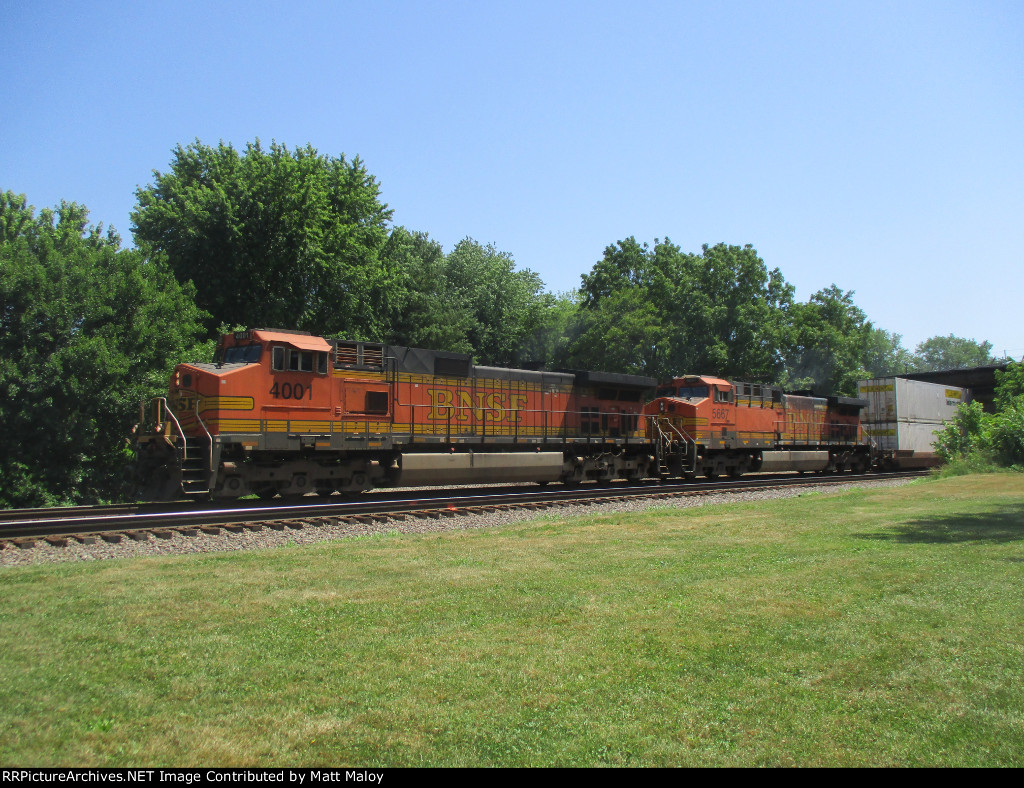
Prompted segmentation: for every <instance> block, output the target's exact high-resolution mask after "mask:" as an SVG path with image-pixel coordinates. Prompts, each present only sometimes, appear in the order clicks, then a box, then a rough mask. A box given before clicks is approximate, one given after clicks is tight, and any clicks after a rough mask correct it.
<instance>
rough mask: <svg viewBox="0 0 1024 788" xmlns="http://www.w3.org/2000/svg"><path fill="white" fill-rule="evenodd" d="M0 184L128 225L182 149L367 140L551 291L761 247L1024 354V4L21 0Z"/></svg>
mask: <svg viewBox="0 0 1024 788" xmlns="http://www.w3.org/2000/svg"><path fill="white" fill-rule="evenodd" d="M0 51H2V53H3V61H4V72H5V73H4V76H3V79H2V81H0V189H10V190H12V191H15V192H18V193H24V194H25V195H27V196H28V199H29V201H30V202H31V203H32V204H33V205H35V206H36V207H37V208H42V207H46V206H53V205H55V204H57V203H58V202H59V201H60V200H61V199H66V200H73V201H76V202H80V203H82V204H84V205H86V206H87V207H88V208H89V209H90V211H91V220H92V221H94V222H103V223H104V224H105V225H113V226H114V227H115V228H117V230H118V231H119V232H120V233H121V235H122V236H123V237H124V238H125V240H126V241H130V239H131V233H130V223H129V219H128V215H129V213H130V211H131V209H132V207H133V206H134V204H135V189H136V188H137V187H139V186H145V185H146V184H148V183H149V182H150V181H151V177H152V171H153V170H161V171H166V170H167V169H168V167H169V164H170V161H171V151H172V149H173V148H174V146H175V145H176V144H178V143H182V144H188V143H189V142H192V141H193V140H195V139H196V138H198V139H199V140H201V141H202V142H203V143H206V144H210V145H215V144H216V143H217V142H218V141H220V140H224V141H225V142H230V143H232V144H234V145H235V146H236V147H238V148H244V146H245V144H246V143H247V142H250V141H253V140H255V139H256V138H259V139H260V140H262V141H263V142H265V143H269V142H270V141H271V140H277V141H278V142H282V143H285V144H287V145H288V146H289V147H295V146H299V145H304V144H306V143H311V144H312V145H313V146H314V147H315V148H317V149H318V150H319V151H320V152H321V153H323V154H327V155H331V156H337V155H339V154H341V153H345V154H346V155H347V156H349V157H352V156H355V155H358V156H360V157H361V158H362V159H363V160H364V161H365V162H366V165H367V167H368V169H369V170H370V172H371V173H373V174H374V175H375V176H376V177H377V179H378V181H379V182H380V184H381V187H382V195H383V199H384V200H385V201H386V202H387V203H388V204H389V205H390V206H391V208H392V209H393V210H394V222H395V224H402V225H405V226H406V227H409V228H410V229H414V230H423V231H426V232H429V233H430V235H431V236H432V237H434V238H435V239H437V240H438V241H440V242H441V243H442V244H443V246H444V248H445V250H446V251H448V250H450V249H451V248H452V246H453V245H454V244H455V243H457V242H458V241H459V240H460V239H462V238H464V237H466V236H471V237H473V238H475V239H477V240H478V241H481V242H483V243H493V244H494V245H495V246H496V247H497V248H498V249H500V250H502V251H506V252H509V253H510V254H511V255H512V256H513V257H514V258H515V260H516V262H517V264H518V265H519V266H520V267H522V268H530V269H533V270H534V271H536V272H537V273H539V274H540V276H541V278H542V279H543V280H544V282H545V283H546V285H547V286H548V288H549V289H551V290H553V291H562V290H567V289H570V288H574V287H577V286H578V285H579V282H580V275H581V274H583V273H585V272H587V271H589V270H590V268H591V266H592V265H593V264H594V262H596V261H597V260H598V259H599V258H600V257H601V255H602V252H603V250H604V248H605V247H606V246H607V245H609V244H612V243H614V242H615V241H617V240H619V239H622V238H625V237H628V236H631V235H632V236H635V237H636V238H637V239H639V240H642V241H647V242H650V243H652V242H653V241H654V239H655V238H665V237H666V236H667V237H669V238H671V239H672V240H673V241H674V242H675V243H677V244H679V245H680V246H681V247H682V248H683V249H684V251H699V249H700V246H701V244H704V243H709V244H714V243H717V242H720V241H724V242H727V243H730V244H747V243H749V244H752V245H753V246H754V247H755V248H756V249H757V250H758V252H759V253H760V255H761V257H762V258H763V259H764V260H765V262H766V263H767V264H768V266H769V267H778V268H780V269H781V270H782V272H783V274H784V275H785V277H786V278H787V279H788V280H789V281H790V282H791V283H793V284H794V285H795V286H796V288H797V296H798V298H800V299H801V300H804V299H806V298H808V297H809V296H810V295H811V294H812V293H813V292H815V291H816V290H818V289H820V288H823V287H827V286H828V285H829V284H831V283H833V282H835V283H836V284H838V285H839V286H840V287H842V288H844V289H847V290H854V291H856V295H855V301H856V303H857V304H858V305H859V306H860V307H861V308H862V309H864V311H865V312H867V314H868V316H869V317H870V318H871V319H872V320H873V321H874V323H875V324H876V325H877V326H879V327H881V328H885V329H887V330H889V331H894V332H896V333H899V334H901V335H903V337H904V345H905V346H906V347H908V348H909V349H913V347H914V345H915V344H916V343H918V342H920V341H922V340H923V339H926V338H927V337H929V336H933V335H936V334H948V333H951V332H952V333H954V334H956V335H958V336H965V337H969V338H973V339H977V340H979V341H981V340H989V341H991V342H992V343H993V345H994V350H995V352H996V353H997V354H998V353H1002V352H1003V350H1007V351H1009V352H1010V354H1011V355H1013V356H1015V357H1018V358H1019V357H1020V356H1021V355H1024V330H1022V328H1021V326H1022V319H1021V315H1020V311H1019V310H1018V305H1019V304H1020V303H1021V302H1022V300H1024V299H1022V296H1024V287H1022V285H1024V251H1022V250H1024V2H1020V0H1007V1H1006V2H996V1H992V2H970V3H967V2H960V3H950V2H937V1H936V0H927V1H926V2H900V1H899V0H887V1H886V2H869V1H866V0H857V1H856V2H854V1H853V0H850V1H849V2H829V1H828V0H813V1H812V2H777V1H775V0H764V1H763V2H708V1H707V0H704V1H702V2H683V0H677V1H676V2H644V1H643V0H629V1H628V2H601V1H600V0H592V1H591V2H578V3H577V2H560V1H559V0H547V2H534V0H521V1H520V2H501V3H499V2H487V1H486V0H477V2H444V1H443V0H434V2H399V1H398V0H395V1H393V2H389V1H388V0H376V1H371V2H366V0H364V1H363V2H302V1H301V0H293V2H289V3H283V2H280V0H277V1H276V2H259V1H256V2H253V1H249V2H189V1H184V2H183V1H182V0H175V2H138V1H137V0H136V1H134V2H109V1H108V2H75V3H71V2H59V1H58V2H50V3H34V2H29V0H4V2H0Z"/></svg>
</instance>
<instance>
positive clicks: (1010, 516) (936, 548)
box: [0, 474, 1024, 766]
mask: <svg viewBox="0 0 1024 788" xmlns="http://www.w3.org/2000/svg"><path fill="white" fill-rule="evenodd" d="M0 644H2V653H0V764H4V765H19V766H20V765H57V764H61V765H105V766H117V765H156V766H185V765H199V764H201V765H317V764H319V765H364V766H399V765H407V766H421V765H429V766H477V765H502V766H519V765H558V766H593V765H602V764H608V765H624V766H666V765H693V766H741V765H808V766H810V765H842V766H856V765H885V766H889V765H908V766H921V765H950V766H977V765H1006V766H1009V765H1015V766H1021V765H1024V475H1014V474H997V475H987V476H967V477H959V478H952V479H929V480H926V481H921V482H916V483H913V484H910V485H908V486H904V487H896V488H877V489H874V490H861V491H852V492H846V493H842V494H838V495H828V496H824V495H804V496H803V497H800V498H792V499H787V500H780V501H773V502H767V503H758V504H732V505H725V506H714V507H706V508H700V509H690V510H683V511H670V510H657V511H652V512H648V513H646V514H643V515H628V516H624V515H615V516H600V517H593V518H587V519H574V520H558V519H556V518H549V519H546V520H541V521H535V522H531V523H523V524H519V525H515V526H510V527H506V528H502V529H491V530H478V531H464V532H451V533H445V534H440V535H438V534H431V535H410V536H400V535H389V536H384V537H373V538H363V539H350V540H346V541H340V542H333V543H324V544H321V545H318V546H313V547H293V548H283V549H275V550H266V551H254V552H248V553H218V554H204V555H190V556H182V557H167V558H146V559H135V560H125V561H107V562H100V563H93V564H53V565H43V566H33V567H25V568H16V569H4V570H0Z"/></svg>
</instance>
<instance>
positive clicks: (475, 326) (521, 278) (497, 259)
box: [444, 238, 546, 366]
mask: <svg viewBox="0 0 1024 788" xmlns="http://www.w3.org/2000/svg"><path fill="white" fill-rule="evenodd" d="M444 288H445V291H444V292H445V297H446V298H447V299H449V300H450V302H451V303H453V304H457V305H459V306H461V307H462V308H464V309H465V310H466V325H467V331H466V340H467V342H468V343H469V346H470V347H471V348H472V349H473V351H472V352H473V354H474V355H475V356H476V359H477V361H478V362H479V363H482V364H494V365H500V366H506V365H516V364H519V363H521V362H522V361H523V359H522V348H523V344H524V343H525V342H526V341H527V339H528V338H529V337H530V336H531V335H532V334H533V332H534V330H535V329H536V328H537V326H538V325H539V324H540V322H541V313H542V311H543V308H544V305H545V303H546V302H545V300H544V299H543V298H542V293H543V288H544V284H543V282H541V280H540V277H539V276H537V274H535V273H534V272H533V271H531V270H529V269H524V270H522V271H517V270H516V269H515V261H514V260H513V259H512V256H511V255H510V254H508V253H507V252H500V251H498V250H497V249H496V248H495V247H494V246H493V245H491V244H488V245H487V246H482V245H481V244H479V243H478V242H476V241H474V240H473V239H472V238H465V239H463V240H462V241H459V243H457V244H456V245H455V248H454V249H453V250H452V251H451V252H450V253H449V254H448V256H447V258H446V259H445V267H444Z"/></svg>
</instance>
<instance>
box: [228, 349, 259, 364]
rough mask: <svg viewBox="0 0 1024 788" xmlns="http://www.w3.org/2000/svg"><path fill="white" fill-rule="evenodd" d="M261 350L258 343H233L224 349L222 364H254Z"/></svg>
mask: <svg viewBox="0 0 1024 788" xmlns="http://www.w3.org/2000/svg"><path fill="white" fill-rule="evenodd" d="M262 351H263V348H262V346H260V345H235V346H234V347H229V348H228V349H227V350H225V351H224V358H222V359H221V362H222V363H224V364H255V363H257V362H258V361H259V360H260V353H261V352H262Z"/></svg>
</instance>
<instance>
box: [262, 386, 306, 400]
mask: <svg viewBox="0 0 1024 788" xmlns="http://www.w3.org/2000/svg"><path fill="white" fill-rule="evenodd" d="M307 394H308V395H309V398H310V399H313V386H312V385H309V386H304V385H302V384H301V383H277V382H275V383H274V388H272V389H271V390H270V396H271V397H273V398H274V399H302V398H303V397H305V396H306V395H307Z"/></svg>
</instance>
